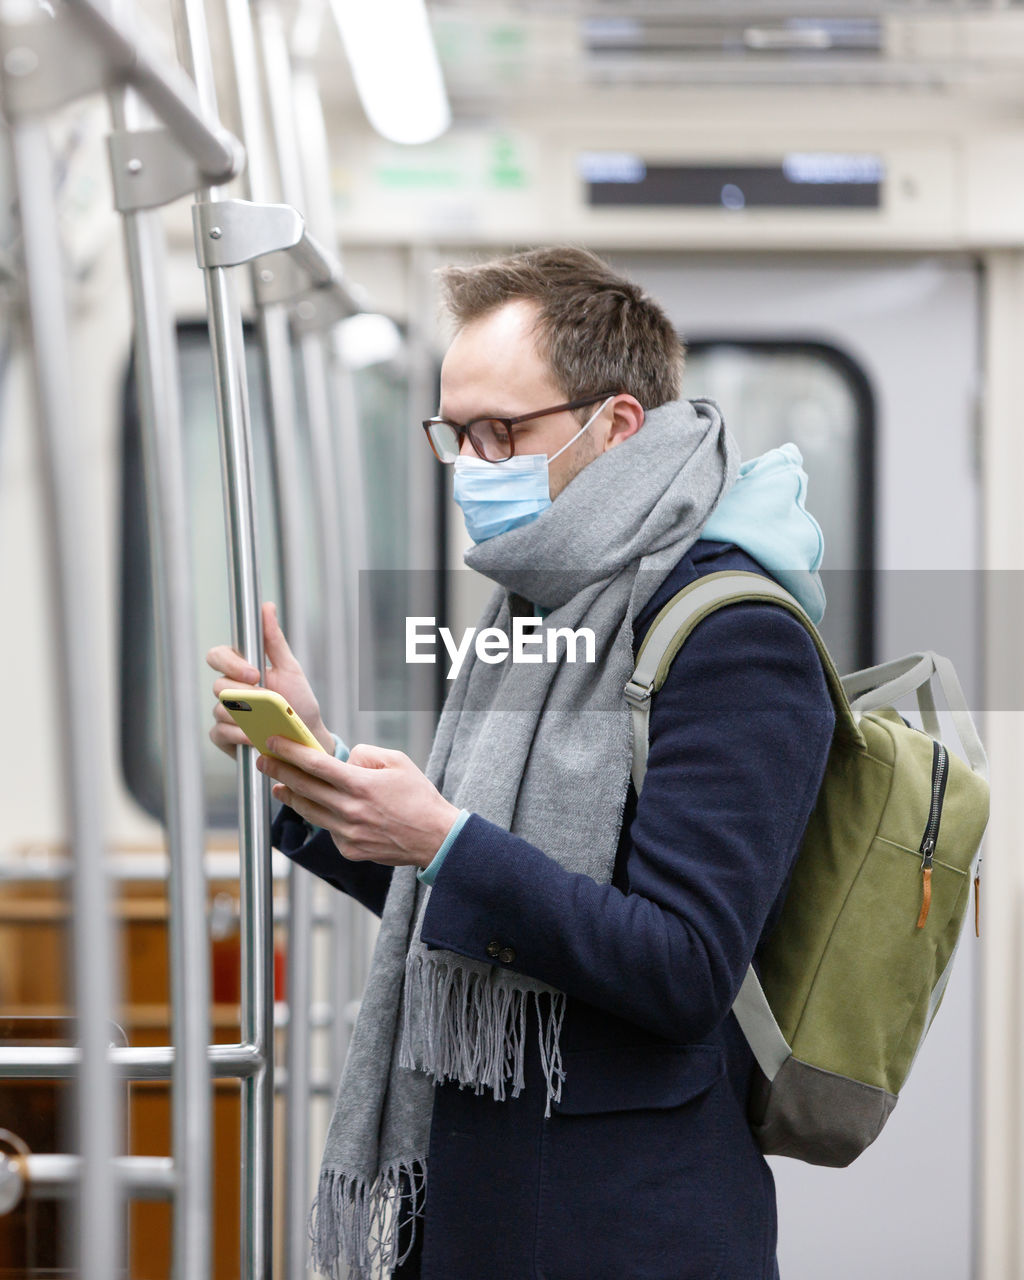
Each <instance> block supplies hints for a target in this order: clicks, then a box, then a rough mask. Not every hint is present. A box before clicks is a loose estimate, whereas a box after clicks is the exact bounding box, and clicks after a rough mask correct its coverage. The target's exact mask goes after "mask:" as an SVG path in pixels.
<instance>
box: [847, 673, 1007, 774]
mask: <svg viewBox="0 0 1024 1280" xmlns="http://www.w3.org/2000/svg"><path fill="white" fill-rule="evenodd" d="M932 676H935V677H937V679H938V682H939V687H940V688H941V689H942V693H943V696H944V697H945V699H946V705H947V706H948V707H949V710H950V714H951V716H952V719H953V726H954V728H955V729H956V731H957V735H958V737H959V738H960V745H961V746H962V747H963V749H964V756H965V757H966V759H967V763H968V764H969V765H970V766H971V768H972V769H973V770H974V772H975V773H976V774H978V775H979V776H980V777H982V778H984V779H985V780H986V781H987V780H988V756H987V755H986V754H985V748H984V747H983V746H982V745H981V739H980V738H979V737H978V730H977V729H976V728H975V725H974V720H973V719H972V718H971V713H970V711H969V710H968V708H967V699H966V698H965V697H964V691H963V689H962V688H961V687H960V681H959V680H958V679H957V674H956V671H955V670H954V668H953V664H952V662H950V660H949V659H948V658H944V657H943V656H942V654H940V653H934V652H932V650H931V649H927V650H926V651H925V652H924V653H912V654H910V655H909V656H908V657H906V658H896V659H895V660H894V661H892V662H883V663H881V664H880V665H879V666H877V667H866V668H865V669H864V670H863V671H855V672H854V673H853V674H852V675H849V676H843V688H844V689H845V691H846V694H847V697H848V698H849V699H850V709H851V711H852V712H853V714H854V716H855V718H856V719H858V720H859V719H860V717H861V715H863V713H864V712H865V711H872V710H874V708H875V707H883V706H886V705H888V704H889V703H893V702H895V701H896V699H897V698H900V697H902V696H903V695H904V694H907V693H913V692H914V691H915V690H916V692H917V705H918V708H919V709H920V712H921V723H922V724H923V725H924V728H925V732H926V733H928V734H929V735H930V736H931V737H933V738H935V739H937V740H938V741H939V742H941V741H942V729H941V728H940V726H939V717H938V712H937V711H936V709H935V699H934V698H933V696H932V686H931V681H932Z"/></svg>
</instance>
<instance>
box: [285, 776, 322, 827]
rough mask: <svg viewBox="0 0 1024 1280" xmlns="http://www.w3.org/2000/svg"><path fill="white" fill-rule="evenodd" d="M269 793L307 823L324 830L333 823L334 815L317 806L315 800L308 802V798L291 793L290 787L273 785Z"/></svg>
mask: <svg viewBox="0 0 1024 1280" xmlns="http://www.w3.org/2000/svg"><path fill="white" fill-rule="evenodd" d="M271 791H272V793H273V796H274V799H275V800H280V801H281V803H282V804H286V805H287V806H288V807H289V808H290V809H294V810H295V812H296V813H297V814H298V815H299V817H300V818H305V819H306V821H307V822H312V823H313V825H314V826H317V827H324V828H325V829H326V828H327V827H329V826H330V824H331V823H332V822H333V821H334V818H335V815H334V814H333V813H331V812H330V811H329V810H327V809H325V808H324V807H323V805H319V804H317V803H316V801H315V800H310V799H309V797H308V796H304V795H301V794H300V793H299V792H297V791H293V790H292V788H291V787H287V786H285V785H284V783H281V782H277V783H275V784H274V786H273V787H271Z"/></svg>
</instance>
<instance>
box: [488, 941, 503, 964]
mask: <svg viewBox="0 0 1024 1280" xmlns="http://www.w3.org/2000/svg"><path fill="white" fill-rule="evenodd" d="M500 950H501V943H500V942H488V944H487V954H488V955H489V956H490V957H491V959H492V960H496V959H497V957H498V952H499V951H500Z"/></svg>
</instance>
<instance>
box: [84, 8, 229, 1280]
mask: <svg viewBox="0 0 1024 1280" xmlns="http://www.w3.org/2000/svg"><path fill="white" fill-rule="evenodd" d="M104 21H107V19H105V18H104ZM111 111H112V116H113V120H114V124H115V127H116V128H118V129H122V130H124V129H127V128H129V127H132V128H138V127H140V125H141V123H142V122H141V121H140V119H139V113H138V104H137V103H136V102H135V101H134V100H133V98H132V95H131V94H130V93H128V92H122V93H117V94H114V95H113V96H112V99H111ZM122 220H123V225H124V235H125V249H126V255H127V261H128V276H129V281H130V286H131V294H132V304H133V313H134V323H135V362H136V374H137V376H136V385H137V388H138V399H139V424H140V435H141V441H142V456H143V466H144V477H145V488H146V504H145V505H146V513H147V518H148V521H149V549H150V563H151V572H152V580H153V600H154V607H155V621H156V634H157V652H158V653H159V654H160V657H161V661H160V664H159V671H158V679H159V695H160V704H161V710H162V715H161V728H162V732H163V738H164V748H165V749H164V753H163V778H164V797H165V807H166V823H167V840H168V847H169V855H170V856H169V878H168V894H169V904H170V922H169V932H170V979H171V1020H172V1040H173V1043H174V1045H175V1048H176V1052H175V1056H174V1061H173V1066H172V1086H173V1087H172V1092H171V1132H172V1155H173V1160H174V1167H175V1170H176V1172H177V1176H178V1182H177V1196H176V1199H175V1209H174V1219H173V1238H172V1275H173V1276H174V1277H175V1278H176V1280H186V1277H187V1278H188V1280H192V1277H196V1280H203V1277H205V1276H208V1275H209V1274H210V1250H211V1243H212V1232H211V1226H210V1217H209V1211H208V1210H209V1197H210V1189H211V1152H212V1140H211V1121H212V1098H211V1079H210V1070H209V1064H208V1062H207V1055H206V1047H207V1044H208V1042H209V1041H210V1039H211V1038H212V1037H211V1035H210V1025H209V1007H210V972H209V946H208V931H207V923H206V882H205V877H204V875H203V866H202V860H201V859H198V858H195V857H194V856H192V853H193V850H196V849H201V848H202V847H203V841H204V837H205V814H204V802H203V776H202V764H201V759H200V756H199V753H198V752H197V751H196V748H195V744H196V743H197V742H198V741H200V738H201V732H202V731H201V727H200V723H199V715H198V710H197V707H196V702H195V698H194V697H192V696H191V695H192V691H193V690H194V689H195V688H196V687H197V685H198V683H199V672H198V669H197V665H196V661H195V657H194V654H193V636H194V633H195V628H194V615H195V610H194V606H193V603H192V589H191V586H192V582H193V575H192V572H191V564H190V557H189V536H188V531H189V518H188V499H187V492H186V480H185V445H184V439H183V431H182V414H181V400H180V392H179V386H180V377H179V371H178V358H177V344H176V337H175V329H174V322H173V318H172V314H171V309H170V304H169V301H168V299H167V296H166V292H165V288H164V279H165V277H166V247H165V243H164V233H163V225H162V222H161V215H160V213H159V211H157V210H150V209H130V210H123V211H122Z"/></svg>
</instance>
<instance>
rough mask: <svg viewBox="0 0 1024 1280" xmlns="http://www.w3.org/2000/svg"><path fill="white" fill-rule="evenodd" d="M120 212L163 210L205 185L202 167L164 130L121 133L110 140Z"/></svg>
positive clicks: (113, 135) (113, 178)
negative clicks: (164, 207) (167, 205)
mask: <svg viewBox="0 0 1024 1280" xmlns="http://www.w3.org/2000/svg"><path fill="white" fill-rule="evenodd" d="M107 150H108V152H109V155H110V178H111V182H112V183H113V187H114V207H115V208H116V209H117V211H118V213H134V212H136V211H137V210H139V209H159V208H162V207H163V206H164V205H166V204H173V202H174V201H175V200H180V199H181V198H182V196H187V195H188V194H189V193H190V192H193V191H197V190H199V188H200V187H202V186H203V185H204V181H203V175H202V174H201V173H200V171H199V166H198V165H197V164H196V162H195V161H194V160H193V159H192V157H191V156H189V155H188V154H187V153H186V152H185V151H183V150H182V148H181V147H180V146H179V144H178V142H177V141H176V139H175V138H174V135H173V134H172V133H171V132H170V131H169V130H168V129H164V128H154V129H132V130H119V131H118V132H116V133H112V134H110V136H109V137H108V138H107Z"/></svg>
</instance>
